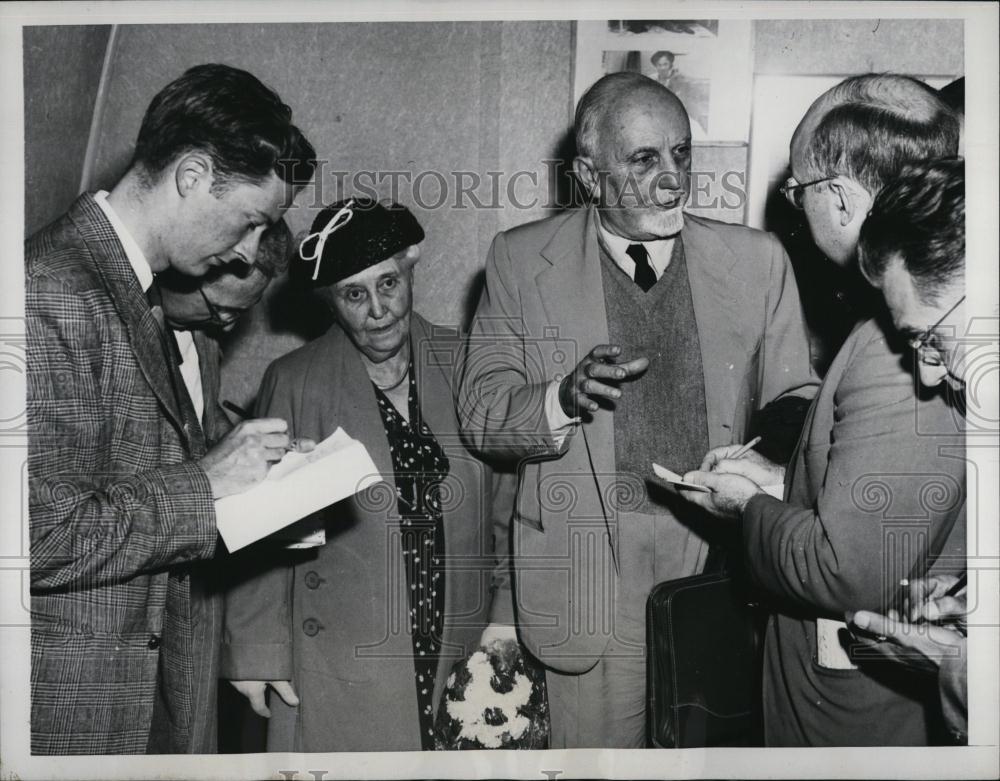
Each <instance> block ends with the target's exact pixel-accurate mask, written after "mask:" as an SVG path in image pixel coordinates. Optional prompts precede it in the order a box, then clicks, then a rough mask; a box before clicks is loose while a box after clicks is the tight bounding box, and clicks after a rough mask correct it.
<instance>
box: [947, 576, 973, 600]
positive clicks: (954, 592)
mask: <svg viewBox="0 0 1000 781" xmlns="http://www.w3.org/2000/svg"><path fill="white" fill-rule="evenodd" d="M968 583H969V571H968V570H963V571H962V574H961V575H959V576H958V580H956V581H955V582H954V583H953V584H952V586H951V588H950V589H948V590H947V591H946V592H944V595H945V596H946V597H957V596H958V595H959V592H961V591H962V590H963V589H964V588H965V587H966V586H967V585H968Z"/></svg>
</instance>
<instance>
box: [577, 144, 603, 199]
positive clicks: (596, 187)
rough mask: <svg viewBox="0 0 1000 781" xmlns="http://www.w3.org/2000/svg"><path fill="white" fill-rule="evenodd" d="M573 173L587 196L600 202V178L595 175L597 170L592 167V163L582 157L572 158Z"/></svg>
mask: <svg viewBox="0 0 1000 781" xmlns="http://www.w3.org/2000/svg"><path fill="white" fill-rule="evenodd" d="M573 173H575V174H576V178H577V179H579V180H580V184H582V185H583V189H584V190H586V191H587V195H589V196H590V197H591V199H593V200H595V201H598V200H600V198H601V181H600V177H599V176H598V175H597V168H596V167H595V166H594V161H593V160H592V159H591V158H589V157H584V156H583V155H579V156H577V157H574V158H573Z"/></svg>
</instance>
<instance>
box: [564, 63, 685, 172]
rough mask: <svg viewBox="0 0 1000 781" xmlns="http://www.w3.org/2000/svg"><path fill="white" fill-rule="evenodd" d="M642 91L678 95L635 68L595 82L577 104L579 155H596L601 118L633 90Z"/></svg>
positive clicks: (575, 130)
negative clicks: (635, 70) (637, 71)
mask: <svg viewBox="0 0 1000 781" xmlns="http://www.w3.org/2000/svg"><path fill="white" fill-rule="evenodd" d="M639 90H649V91H651V92H653V91H662V92H664V93H666V94H667V95H670V96H671V97H674V94H673V93H672V92H671V91H670V90H668V89H667V88H666V87H664V86H663V85H662V84H660V82H658V81H657V80H656V79H651V78H649V77H648V76H643V75H642V74H641V73H635V72H634V71H622V72H620V73H609V74H608V75H607V76H604V77H602V78H600V79H598V80H597V81H595V82H594V83H593V84H592V85H591V87H590V89H588V90H587V91H586V92H585V93H583V97H581V98H580V102H579V103H577V104H576V117H575V119H574V122H573V128H574V132H575V134H576V151H577V154H578V155H581V156H583V157H593V156H594V154H595V153H596V151H597V143H598V139H597V135H598V129H599V128H600V125H601V120H603V119H604V116H605V115H606V114H607V112H608V111H609V110H610V109H611V108H612V106H614V104H615V103H617V102H618V101H619V100H621V99H622V98H623V97H625V96H626V95H628V94H629V93H630V92H633V91H639Z"/></svg>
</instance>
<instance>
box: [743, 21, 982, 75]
mask: <svg viewBox="0 0 1000 781" xmlns="http://www.w3.org/2000/svg"><path fill="white" fill-rule="evenodd" d="M963 26H964V23H963V22H962V20H960V19H954V20H951V19H859V20H852V19H779V20H770V19H769V20H766V21H759V22H757V23H756V58H757V65H756V68H755V70H756V71H757V73H774V74H803V75H804V74H815V75H827V74H830V73H865V72H868V71H874V72H877V73H880V72H883V71H892V72H894V73H911V74H914V75H920V76H935V75H949V74H952V73H963V72H964V71H965V67H964V62H965V60H964V51H965V48H964V43H963V41H964V38H963Z"/></svg>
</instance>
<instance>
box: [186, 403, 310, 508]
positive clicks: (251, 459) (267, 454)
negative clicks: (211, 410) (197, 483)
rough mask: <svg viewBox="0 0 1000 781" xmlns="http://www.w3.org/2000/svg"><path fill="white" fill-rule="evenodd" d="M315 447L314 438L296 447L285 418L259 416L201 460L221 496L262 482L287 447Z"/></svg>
mask: <svg viewBox="0 0 1000 781" xmlns="http://www.w3.org/2000/svg"><path fill="white" fill-rule="evenodd" d="M315 446H316V443H315V442H313V441H312V440H311V439H299V440H296V442H295V446H294V448H293V446H292V443H291V442H290V440H289V438H288V423H286V422H285V421H284V420H282V419H281V418H257V419H255V420H245V421H243V422H242V423H240V424H239V425H238V426H236V428H234V429H233V430H232V431H230V432H229V433H228V434H227V435H226V436H225V437H224V438H223V439H222V441H220V442H219V443H218V444H217V445H216V446H215V447H213V448H212V449H211V450H210V451H208V454H207V455H206V456H205V457H204V458H202V459H201V461H200V462H199V463H200V464H201V467H202V468H203V469H204V470H205V474H206V475H208V482H209V483H210V484H211V486H212V496H213V497H214V498H215V499H221V498H222V497H224V496H229V495H230V494H238V493H241V492H243V491H246V490H247V489H248V488H252V487H253V486H254V485H256V484H257V483H259V482H260V481H261V480H263V479H264V477H266V476H267V470H268V468H269V467H270V465H271V464H272V463H274V462H275V461H280V460H281V458H282V457H283V456H284V455H285V452H286V451H287V450H291V449H296V450H299V451H300V452H303V453H308V452H309V451H310V450H312V449H313V448H314V447H315Z"/></svg>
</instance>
